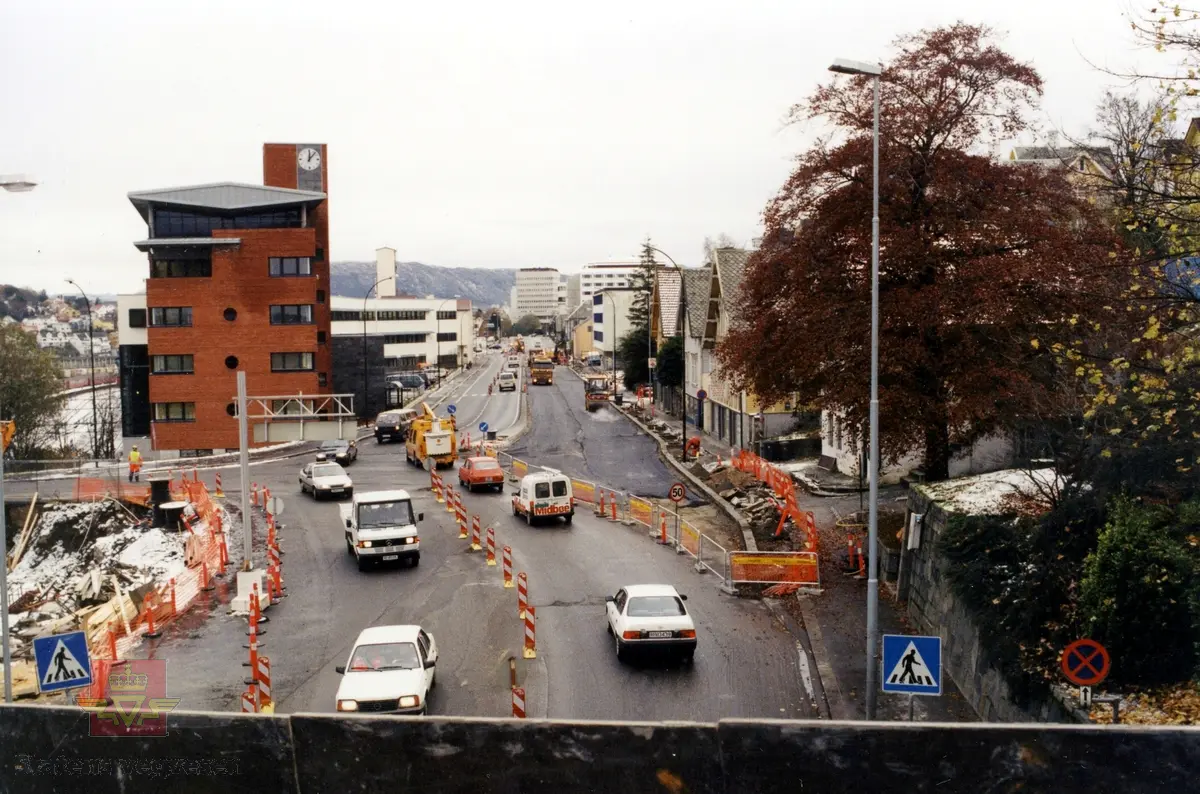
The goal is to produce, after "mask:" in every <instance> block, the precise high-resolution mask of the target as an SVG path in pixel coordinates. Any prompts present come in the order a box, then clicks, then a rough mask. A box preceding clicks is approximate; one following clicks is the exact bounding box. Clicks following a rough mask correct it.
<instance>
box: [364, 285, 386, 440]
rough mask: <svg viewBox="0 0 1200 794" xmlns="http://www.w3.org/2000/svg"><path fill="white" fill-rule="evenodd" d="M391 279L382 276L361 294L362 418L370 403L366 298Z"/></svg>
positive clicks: (366, 412) (365, 416)
mask: <svg viewBox="0 0 1200 794" xmlns="http://www.w3.org/2000/svg"><path fill="white" fill-rule="evenodd" d="M391 280H392V277H391V276H385V277H384V278H381V279H379V280H378V281H376V282H375V283H374V284H372V285H371V288H370V289H368V290H367V292H366V294H365V295H363V311H362V318H363V333H362V339H363V343H362V366H363V401H362V408H361V409H360V410H361V412H362V416H363V418H364V419H366V418H367V417H368V412H369V410H370V407H371V403H370V401H369V400H368V399H367V394H368V386H367V374H368V371H369V369H370V368H369V367H368V366H367V298H369V297H371V291H372V290H374V289H375V288H376V287H378V286H379V285H380V284H382V283H383V282H385V281H391ZM375 327H376V328H378V327H379V326H375Z"/></svg>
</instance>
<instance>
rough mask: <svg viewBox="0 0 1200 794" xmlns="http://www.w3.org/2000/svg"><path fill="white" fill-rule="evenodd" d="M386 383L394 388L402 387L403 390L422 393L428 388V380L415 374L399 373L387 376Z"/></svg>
mask: <svg viewBox="0 0 1200 794" xmlns="http://www.w3.org/2000/svg"><path fill="white" fill-rule="evenodd" d="M387 381H388V383H391V384H393V385H395V386H398V387H399V386H403V387H404V388H405V390H410V391H424V390H425V389H428V388H429V380H428V379H427V378H425V377H424V376H422V375H418V374H416V373H400V374H398V375H388V376H387Z"/></svg>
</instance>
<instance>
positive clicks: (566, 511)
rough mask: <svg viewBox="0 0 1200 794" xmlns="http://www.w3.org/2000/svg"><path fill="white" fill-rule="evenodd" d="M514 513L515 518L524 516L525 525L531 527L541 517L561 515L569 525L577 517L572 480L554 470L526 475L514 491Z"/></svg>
mask: <svg viewBox="0 0 1200 794" xmlns="http://www.w3.org/2000/svg"><path fill="white" fill-rule="evenodd" d="M512 511H513V515H514V516H525V523H527V524H529V526H533V522H534V521H536V520H537V519H539V518H557V517H558V516H562V517H563V519H564V520H565V521H566V523H567V526H570V525H571V521H572V519H574V518H575V497H574V494H573V493H572V491H571V478H570V477H568V476H566V475H565V474H563V473H562V472H560V471H555V470H554V469H545V470H543V471H538V472H534V473H532V474H526V475H525V476H524V477H522V478H521V482H520V485H519V486H518V488H517V490H515V491H513V500H512Z"/></svg>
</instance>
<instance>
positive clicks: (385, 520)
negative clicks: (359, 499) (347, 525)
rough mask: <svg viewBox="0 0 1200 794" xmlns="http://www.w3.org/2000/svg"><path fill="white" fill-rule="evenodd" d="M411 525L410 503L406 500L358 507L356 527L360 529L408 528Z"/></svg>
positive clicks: (372, 503) (370, 503)
mask: <svg viewBox="0 0 1200 794" xmlns="http://www.w3.org/2000/svg"><path fill="white" fill-rule="evenodd" d="M411 523H413V513H412V503H411V502H409V501H408V500H407V499H403V500H400V501H396V502H368V503H366V504H361V505H359V506H358V526H359V527H360V528H361V529H371V528H372V527H395V526H408V525H409V524H411Z"/></svg>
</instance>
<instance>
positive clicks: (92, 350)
mask: <svg viewBox="0 0 1200 794" xmlns="http://www.w3.org/2000/svg"><path fill="white" fill-rule="evenodd" d="M67 283H68V284H70V285H71V286H72V287H74V288H75V289H77V290H79V294H80V295H82V296H83V303H84V305H85V306H87V315H88V361H89V364H90V367H91V372H92V378H91V383H92V458H93V459H96V460H99V458H100V433H99V431H98V429H97V427H98V425H97V422H96V343H95V341H94V340H93V339H92V330H93V328H94V326H93V325H92V302H91V300H89V299H88V296H87V293H86V292H84V291H83V287H81V286H79V285H78V284H76V283H75V282H74V281H73V280H72V279H67Z"/></svg>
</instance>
